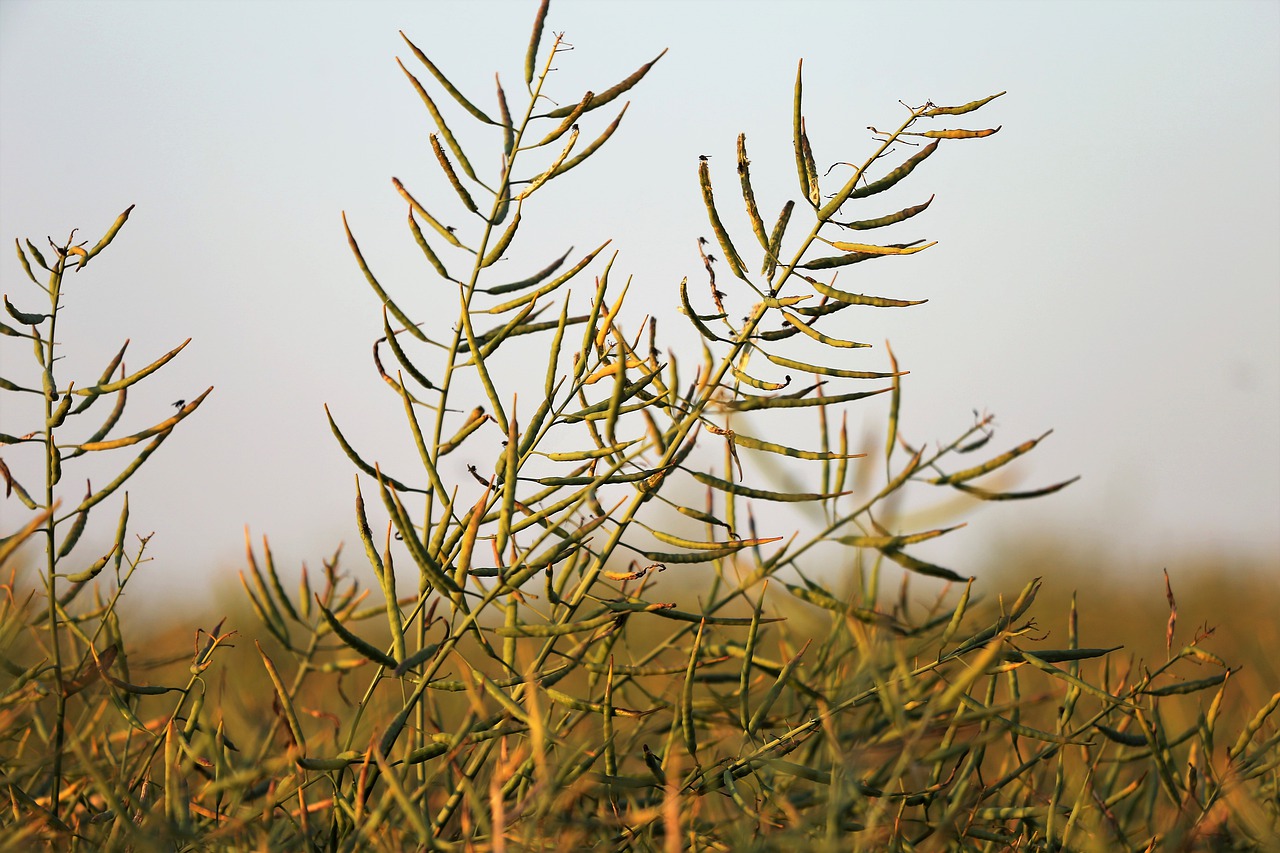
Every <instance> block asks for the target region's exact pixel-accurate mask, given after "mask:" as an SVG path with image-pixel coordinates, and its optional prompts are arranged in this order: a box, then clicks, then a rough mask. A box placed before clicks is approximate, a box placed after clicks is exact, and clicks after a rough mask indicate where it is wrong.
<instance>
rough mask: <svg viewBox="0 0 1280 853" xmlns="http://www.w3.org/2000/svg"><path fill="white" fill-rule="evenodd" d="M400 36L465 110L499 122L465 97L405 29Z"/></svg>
mask: <svg viewBox="0 0 1280 853" xmlns="http://www.w3.org/2000/svg"><path fill="white" fill-rule="evenodd" d="M400 38H402V39H404V42H405V44H407V45H409V49H410V50H412V51H413V55H414V56H416V57H417V58H418V61H419V62H421V63H422V64H423V65H425V66H426V67H427V70H428V71H430V72H431V76H433V77H435V78H436V80H437V81H439V83H440V85H441V86H443V87H444V89H445V91H446V92H448V93H449V94H450V95H452V96H453V99H454V100H455V101H457V102H458V104H459V105H460V106H461V107H462V108H463V109H464V110H466V111H467V112H469V113H471V114H472V115H473V116H475V117H476V118H478V119H480V121H482V122H484V123H485V124H497V122H496V121H494V120H493V119H491V118H489V117H488V116H487V115H485V114H484V113H483V112H482V111H481V110H480V109H479V108H478V107H476V105H475V104H473V103H471V102H470V101H468V100H467V99H466V98H465V97H463V95H462V93H461V92H459V91H458V90H457V88H456V87H454V85H453V84H452V83H450V82H449V80H448V78H446V77H445V76H444V74H442V73H441V72H440V69H439V68H437V67H436V64H435V63H434V62H432V61H431V60H430V59H428V58H427V55H426V54H425V53H423V52H422V51H421V50H419V49H418V46H417V45H415V44H414V43H413V42H411V41H409V37H408V36H407V35H405V34H404V30H401V31H400ZM399 61H400V60H398V59H397V60H396V62H397V63H399ZM400 67H401V68H403V67H404V66H403V65H401V66H400ZM405 73H406V74H408V73H409V72H408V71H406V72H405ZM410 76H412V75H410Z"/></svg>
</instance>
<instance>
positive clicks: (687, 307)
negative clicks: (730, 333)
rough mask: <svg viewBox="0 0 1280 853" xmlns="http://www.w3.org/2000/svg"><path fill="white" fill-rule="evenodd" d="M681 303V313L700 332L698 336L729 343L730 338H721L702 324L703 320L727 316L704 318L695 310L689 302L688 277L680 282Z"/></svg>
mask: <svg viewBox="0 0 1280 853" xmlns="http://www.w3.org/2000/svg"><path fill="white" fill-rule="evenodd" d="M680 303H681V309H682V310H681V311H680V313H681V314H684V315H685V316H686V317H688V318H689V321H690V322H691V323H693V325H694V328H696V329H697V330H698V334H700V335H702V337H703V338H705V339H706V340H709V341H721V342H723V343H729V340H728V338H722V337H720V336H719V335H717V334H716V333H715V332H713V331H711V329H709V328H707V326H706V324H705V323H703V322H702V321H703V320H720V319H723V318H724V316H725V315H724V314H708V315H705V316H704V315H701V314H699V313H698V312H697V311H695V310H693V305H692V304H690V302H689V279H688V278H687V277H686V278H683V279H681V280H680Z"/></svg>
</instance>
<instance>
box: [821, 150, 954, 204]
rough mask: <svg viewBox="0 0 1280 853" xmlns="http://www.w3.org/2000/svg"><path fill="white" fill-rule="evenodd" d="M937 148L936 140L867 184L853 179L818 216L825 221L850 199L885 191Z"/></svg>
mask: <svg viewBox="0 0 1280 853" xmlns="http://www.w3.org/2000/svg"><path fill="white" fill-rule="evenodd" d="M937 150H938V141H937V140H935V141H933V142H931V143H929V144H928V145H926V146H925V147H924V148H922V149H920V151H918V152H917V153H916V154H914V155H913V156H912V157H910V158H909V159H908V160H907V161H906V162H904V163H903V164H902V165H901V166H899V167H898V168H896V169H894V170H893V171H892V172H890V173H889V174H887V175H885V176H884V177H883V178H881V179H880V180H878V181H873V182H872V183H869V184H865V185H864V186H861V187H858V186H857V184H856V183H855V182H853V181H851V182H850V183H849V184H846V185H845V187H844V189H842V190H840V192H838V193H836V195H835V197H833V198H832V199H831V200H830V201H828V202H827V203H826V204H825V205H823V207H822V209H821V210H819V211H818V218H819V219H821V220H822V221H824V222H825V221H826V220H828V219H830V218H831V217H832V216H835V214H836V213H837V212H838V211H839V210H840V207H841V206H842V205H843V204H844V203H845V202H846V201H848V200H849V199H852V198H866V197H867V196H870V195H875V194H876V193H881V192H884V191H885V190H887V189H889V188H890V187H892V186H893V185H895V184H896V183H898V182H899V181H901V180H902V179H903V178H905V177H906V176H907V175H909V174H911V172H912V170H914V169H915V167H916V166H919V165H920V164H921V163H923V162H924V161H925V159H927V158H928V157H929V155H931V154H933V152H934V151H937Z"/></svg>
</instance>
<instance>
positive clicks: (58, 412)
mask: <svg viewBox="0 0 1280 853" xmlns="http://www.w3.org/2000/svg"><path fill="white" fill-rule="evenodd" d="M75 387H76V385H75V383H74V382H73V383H71V384H70V385H68V386H67V390H66V391H65V392H64V393H63V395H62V402H60V403H58V408H56V409H54V410H53V414H51V415H49V417H48V419H47V420H46V421H45V426H46V427H47V428H48V429H57V428H58V427H60V426H62V423H63V421H65V420H66V419H67V412H69V411H71V392H72V391H74V390H75Z"/></svg>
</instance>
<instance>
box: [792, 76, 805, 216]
mask: <svg viewBox="0 0 1280 853" xmlns="http://www.w3.org/2000/svg"><path fill="white" fill-rule="evenodd" d="M803 95H804V60H803V59H801V60H799V61H798V62H797V63H796V85H795V89H794V92H793V95H792V99H791V144H792V147H793V148H794V149H795V155H796V177H797V178H798V179H799V183H800V194H801V195H803V196H805V197H808V195H809V169H808V163H807V162H806V161H805V156H804V143H803V142H802V141H801V138H802V136H803V134H804V116H803V114H802V111H801V101H802V98H803Z"/></svg>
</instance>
